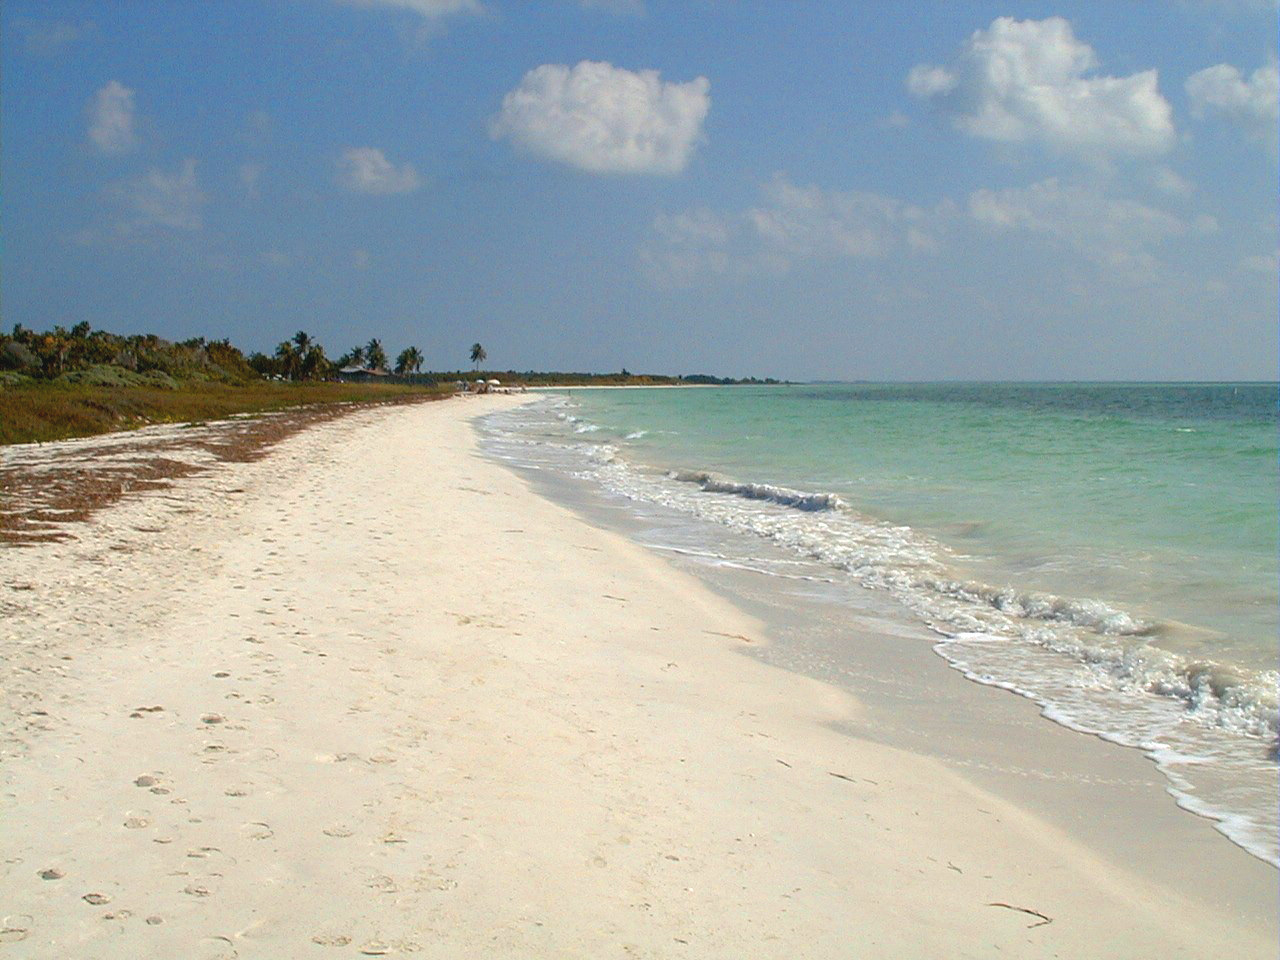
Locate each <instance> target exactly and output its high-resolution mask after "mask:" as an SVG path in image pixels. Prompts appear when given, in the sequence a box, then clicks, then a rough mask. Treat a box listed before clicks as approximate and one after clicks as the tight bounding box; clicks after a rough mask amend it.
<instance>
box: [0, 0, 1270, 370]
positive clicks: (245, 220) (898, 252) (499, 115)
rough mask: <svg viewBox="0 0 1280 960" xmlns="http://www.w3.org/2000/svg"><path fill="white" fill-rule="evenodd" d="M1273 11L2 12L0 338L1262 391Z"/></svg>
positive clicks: (378, 8)
mask: <svg viewBox="0 0 1280 960" xmlns="http://www.w3.org/2000/svg"><path fill="white" fill-rule="evenodd" d="M1276 17H1277V15H1276V6H1275V4H1274V3H1272V2H1267V0H1258V2H1251V0H1217V2H1214V0H1199V2H1197V0H1181V2H1172V0H1171V2H1168V3H1121V2H1115V0H1108V2H1103V3H1066V2H1064V3H1056V4H1047V3H1011V2H1010V3H1001V4H990V3H978V2H974V3H936V4H933V3H922V4H891V3H889V2H869V3H862V4H855V3H848V4H843V3H839V4H836V3H802V2H796V3H766V2H759V3H749V2H731V0H721V2H711V0H686V2H682V3H663V2H659V0H643V2H641V0H635V2H627V0H595V2H586V0H583V2H573V0H546V2H540V3H533V2H518V3H517V2H510V3H507V2H501V0H258V2H247V0H245V2H240V0H224V2H220V3H217V4H205V3H179V2H164V3H161V2H153V3H143V2H109V3H60V2H56V0H44V2H39V3H24V2H21V0H6V2H5V4H4V6H3V8H2V10H0V18H2V19H0V29H2V34H0V42H2V46H0V58H2V64H0V65H2V68H3V76H4V84H3V88H2V89H0V123H2V127H3V137H2V138H0V187H2V191H3V192H2V198H0V225H2V228H3V238H4V241H3V243H4V245H3V272H2V274H0V293H2V295H3V311H4V323H5V325H6V326H8V325H12V324H14V323H23V324H25V325H27V326H32V327H47V326H49V325H52V324H54V323H63V324H72V323H75V322H78V321H80V320H87V321H89V322H90V323H92V324H93V325H94V326H95V327H103V328H106V329H109V330H113V331H116V332H122V333H129V332H156V333H160V334H161V335H163V336H168V337H172V338H175V339H177V338H185V337H189V336H207V337H212V338H220V337H223V336H226V337H230V338H231V339H232V340H233V341H234V342H236V343H237V344H239V345H241V346H243V347H245V348H246V349H263V350H270V349H271V348H272V347H273V346H274V344H275V343H276V342H278V341H279V340H281V339H284V338H286V337H288V336H290V335H291V334H292V333H293V332H294V331H295V330H298V329H305V330H307V331H308V332H310V333H311V334H312V335H313V336H316V337H318V338H319V339H320V341H321V342H322V343H324V344H325V346H326V348H327V349H328V350H329V352H330V354H331V355H337V354H339V353H341V352H343V351H344V350H345V349H346V348H347V347H349V346H351V345H353V344H356V343H361V342H364V341H366V340H368V339H369V338H370V337H373V336H377V337H379V338H381V339H382V340H383V342H384V343H385V344H386V345H387V346H388V347H389V348H390V349H391V351H392V353H393V354H394V353H395V352H396V351H398V350H399V349H400V348H402V347H404V346H407V345H410V344H413V345H416V346H418V347H419V348H420V349H421V350H422V351H423V353H424V354H425V356H426V366H428V367H431V368H437V369H439V368H453V367H457V366H460V365H461V366H465V365H466V353H467V349H468V348H469V346H470V344H471V343H472V342H474V341H476V340H479V341H481V342H482V343H484V345H485V347H486V349H487V350H488V353H489V357H490V363H491V364H493V365H494V366H496V367H498V368H508V367H510V368H516V369H530V368H537V369H562V370H564V369H574V370H599V371H609V370H617V369H620V368H622V367H624V366H625V367H627V368H628V369H630V370H633V371H638V370H644V371H653V372H669V373H692V372H710V373H716V374H728V375H738V376H746V375H756V376H779V377H789V378H797V379H799V378H832V379H854V378H861V379H947V378H966V379H1075V378H1080V379H1275V377H1276V375H1277V346H1276V340H1277V337H1276V332H1277V289H1276V284H1277V222H1276V219H1277V214H1276V208H1277V204H1276V200H1277V196H1276V177H1277V139H1276V138H1277V134H1276V115H1277V69H1276V28H1277V23H1276Z"/></svg>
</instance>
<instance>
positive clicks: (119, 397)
mask: <svg viewBox="0 0 1280 960" xmlns="http://www.w3.org/2000/svg"><path fill="white" fill-rule="evenodd" d="M450 392H452V388H446V387H436V386H430V385H421V386H419V385H408V384H382V383H374V384H366V383H328V382H302V383H279V382H272V381H257V382H250V383H245V384H226V383H207V382H206V383H198V382H193V383H186V384H182V385H180V386H178V387H177V388H176V389H175V388H164V387H146V386H126V387H107V386H96V385H82V384H62V383H49V382H38V381H37V382H29V383H26V384H23V385H19V386H13V387H9V388H7V389H3V388H0V443H29V442H32V441H48V440H65V439H67V438H69V437H84V436H92V435H95V434H100V433H109V432H111V431H114V430H129V429H133V428H137V427H142V426H146V425H148V424H152V423H188V422H193V421H201V420H216V419H220V418H222V417H228V416H232V415H234V414H243V413H262V412H270V411H278V410H284V409H286V408H289V407H296V406H300V405H310V404H336V403H371V402H379V401H385V400H402V399H403V400H407V399H415V398H425V397H434V396H443V395H447V394H448V393H450Z"/></svg>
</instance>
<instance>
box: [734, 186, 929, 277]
mask: <svg viewBox="0 0 1280 960" xmlns="http://www.w3.org/2000/svg"><path fill="white" fill-rule="evenodd" d="M764 193H765V200H766V203H765V205H763V206H759V207H754V208H753V209H751V210H750V211H748V213H747V219H748V220H749V221H750V223H751V225H752V226H753V227H754V229H755V232H756V234H757V235H758V236H759V237H760V239H761V240H762V241H763V242H764V243H765V244H766V245H767V246H768V247H770V248H771V249H772V250H774V251H775V252H776V253H778V254H781V255H783V256H786V257H795V258H802V259H806V258H820V257H881V256H884V255H885V254H886V253H888V252H889V251H890V250H891V249H893V248H894V247H896V246H898V245H899V244H901V243H904V242H908V243H909V245H910V246H911V247H912V248H913V249H927V248H928V247H929V246H930V241H929V240H928V239H927V237H928V236H929V222H928V221H929V216H928V214H926V213H925V211H924V210H922V209H920V208H919V207H914V206H911V205H910V204H905V203H903V202H902V201H900V200H896V199H894V198H893V197H887V196H884V195H882V194H878V193H867V192H863V191H858V190H850V191H839V190H823V189H822V188H821V187H814V186H809V187H798V186H796V185H795V184H793V183H791V182H790V181H789V180H788V179H787V178H786V177H782V176H779V177H775V178H774V180H773V181H772V182H771V183H770V184H769V185H768V186H767V187H766V188H765V191H764ZM909 230H914V231H915V232H914V234H912V236H913V237H914V239H910V238H909V237H908V231H909Z"/></svg>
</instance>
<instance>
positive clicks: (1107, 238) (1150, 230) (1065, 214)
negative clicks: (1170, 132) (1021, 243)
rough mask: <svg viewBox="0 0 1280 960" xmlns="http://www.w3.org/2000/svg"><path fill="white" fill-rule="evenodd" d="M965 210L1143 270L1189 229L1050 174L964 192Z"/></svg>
mask: <svg viewBox="0 0 1280 960" xmlns="http://www.w3.org/2000/svg"><path fill="white" fill-rule="evenodd" d="M968 213H969V216H970V217H971V218H972V220H973V221H974V222H975V223H976V224H978V225H979V226H981V227H984V228H987V229H989V230H993V231H997V232H1002V233H1029V234H1038V235H1040V236H1042V237H1045V238H1047V239H1049V240H1050V241H1051V242H1054V243H1057V244H1060V245H1063V246H1067V247H1070V248H1072V249H1074V250H1075V251H1076V252H1078V253H1080V254H1082V255H1083V256H1084V257H1086V258H1087V259H1089V260H1092V261H1094V262H1095V263H1099V264H1103V265H1106V266H1112V267H1120V268H1139V269H1143V270H1146V269H1150V268H1151V267H1154V266H1155V264H1156V259H1155V253H1154V251H1155V249H1156V248H1157V247H1159V246H1160V245H1162V244H1164V243H1165V242H1167V241H1169V240H1171V239H1173V238H1176V237H1181V236H1185V235H1186V234H1187V233H1188V232H1189V231H1190V230H1191V229H1192V228H1190V227H1188V225H1187V224H1186V223H1185V222H1184V221H1183V220H1182V219H1180V218H1179V217H1177V216H1174V215H1173V214H1171V213H1169V212H1168V211H1165V210H1161V209H1159V208H1156V207H1151V206H1147V205H1145V204H1142V203H1138V202H1137V201H1134V200H1129V199H1126V198H1119V197H1111V196H1108V195H1107V194H1105V193H1103V192H1102V191H1101V190H1099V189H1097V188H1096V187H1091V186H1084V185H1077V184H1065V183H1062V182H1061V181H1059V180H1057V179H1056V178H1050V179H1048V180H1042V181H1040V182H1039V183H1034V184H1031V185H1030V186H1028V187H1011V188H1008V189H1004V190H976V191H974V192H973V193H971V194H970V195H969V202H968ZM1195 229H1197V230H1203V229H1204V225H1202V224H1200V223H1197V224H1196V227H1195Z"/></svg>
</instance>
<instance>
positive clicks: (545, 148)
mask: <svg viewBox="0 0 1280 960" xmlns="http://www.w3.org/2000/svg"><path fill="white" fill-rule="evenodd" d="M710 87H711V83H710V81H708V80H707V78H706V77H697V78H696V79H694V80H690V81H689V82H688V83H664V82H663V81H662V80H661V78H660V76H659V74H658V71H656V70H640V71H635V72H633V71H631V70H624V69H622V68H621V67H615V66H613V65H612V64H608V63H596V62H593V61H589V60H584V61H582V62H581V63H579V64H578V65H577V66H575V67H572V68H570V67H567V66H563V65H560V64H544V65H543V66H540V67H536V68H534V69H533V70H530V71H529V72H528V73H526V74H525V75H524V78H523V79H522V80H521V81H520V85H519V86H518V87H516V88H515V89H514V90H512V91H510V92H509V93H508V94H507V95H506V96H505V97H503V99H502V111H501V113H499V114H498V116H497V117H495V118H494V120H493V122H492V123H491V125H490V134H491V135H492V136H493V138H494V139H495V140H496V139H501V138H504V137H505V138H508V139H510V140H512V141H513V142H514V143H516V144H519V145H520V146H522V147H524V148H525V149H526V150H528V151H529V152H530V153H533V154H535V155H537V156H540V157H544V158H546V159H548V160H556V161H558V162H560V163H566V164H568V165H570V166H573V167H577V168H578V169H580V170H587V171H590V172H591V173H654V174H674V173H678V172H680V171H681V170H683V169H684V167H685V165H686V164H687V163H688V162H689V157H690V155H691V154H692V152H693V148H694V145H695V144H697V143H698V141H699V140H700V139H701V138H702V123H703V121H704V120H705V119H706V116H707V111H708V110H709V109H710V106H711V98H710V96H709V94H708V91H709V90H710Z"/></svg>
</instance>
